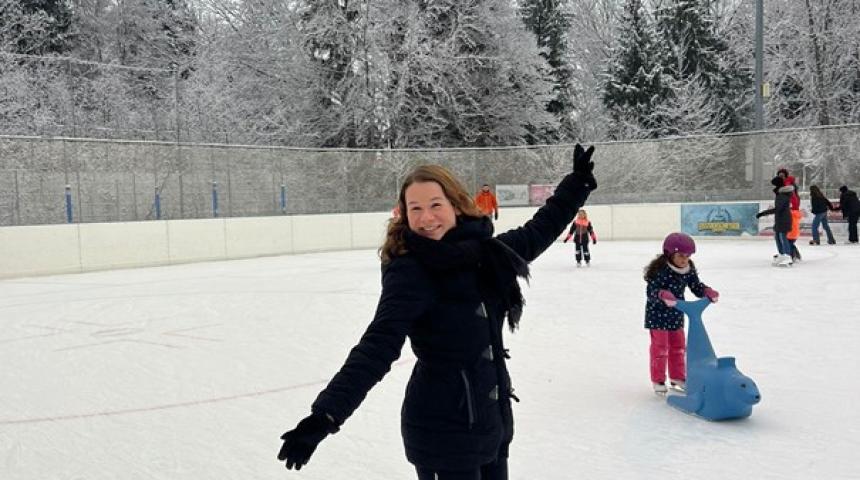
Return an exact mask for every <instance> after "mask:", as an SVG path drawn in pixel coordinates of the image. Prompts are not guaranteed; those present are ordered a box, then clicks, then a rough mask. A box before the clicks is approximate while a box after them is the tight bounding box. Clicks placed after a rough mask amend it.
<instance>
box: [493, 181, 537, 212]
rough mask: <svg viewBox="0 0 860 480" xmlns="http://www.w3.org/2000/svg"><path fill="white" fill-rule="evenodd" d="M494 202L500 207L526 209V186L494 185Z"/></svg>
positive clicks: (527, 187) (527, 191)
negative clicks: (496, 201) (497, 202)
mask: <svg viewBox="0 0 860 480" xmlns="http://www.w3.org/2000/svg"><path fill="white" fill-rule="evenodd" d="M496 200H498V201H499V206H500V207H527V206H528V205H529V186H528V185H496Z"/></svg>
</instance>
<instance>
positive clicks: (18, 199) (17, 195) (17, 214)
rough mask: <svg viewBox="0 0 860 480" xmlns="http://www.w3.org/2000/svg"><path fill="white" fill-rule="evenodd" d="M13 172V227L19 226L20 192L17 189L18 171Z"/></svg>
mask: <svg viewBox="0 0 860 480" xmlns="http://www.w3.org/2000/svg"><path fill="white" fill-rule="evenodd" d="M12 171H13V172H15V225H20V224H21V192H20V190H19V188H18V170H12Z"/></svg>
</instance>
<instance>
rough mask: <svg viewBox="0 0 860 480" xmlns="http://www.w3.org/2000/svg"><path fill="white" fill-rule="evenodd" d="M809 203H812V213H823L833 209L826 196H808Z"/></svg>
mask: <svg viewBox="0 0 860 480" xmlns="http://www.w3.org/2000/svg"><path fill="white" fill-rule="evenodd" d="M809 203H810V204H812V213H814V214H819V213H825V212H826V211H828V210H833V204H832V203H830V200H828V199H827V198H826V197H813V196H810V197H809Z"/></svg>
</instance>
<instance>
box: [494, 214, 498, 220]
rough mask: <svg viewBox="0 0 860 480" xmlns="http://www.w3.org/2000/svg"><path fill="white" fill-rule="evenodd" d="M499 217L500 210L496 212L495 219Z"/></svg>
mask: <svg viewBox="0 0 860 480" xmlns="http://www.w3.org/2000/svg"><path fill="white" fill-rule="evenodd" d="M498 219H499V212H496V218H495V219H494V220H498Z"/></svg>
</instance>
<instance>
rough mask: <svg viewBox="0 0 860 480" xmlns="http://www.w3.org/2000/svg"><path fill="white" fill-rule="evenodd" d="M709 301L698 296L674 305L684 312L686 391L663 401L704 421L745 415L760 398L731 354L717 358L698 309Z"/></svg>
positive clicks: (756, 389) (700, 310)
mask: <svg viewBox="0 0 860 480" xmlns="http://www.w3.org/2000/svg"><path fill="white" fill-rule="evenodd" d="M710 303H711V301H710V300H708V299H707V298H701V299H699V300H696V301H691V302H686V301H683V300H679V301H678V304H677V305H676V306H675V308H677V309H678V310H681V311H682V312H684V313H685V314H687V318H689V319H690V325H689V329H688V334H687V389H686V390H687V393H686V395H670V396H669V397H667V398H666V402H668V403H669V405H672V406H673V407H675V408H678V409H679V410H683V411H685V412H687V413H691V414H693V415H697V416H699V417H702V418H705V419H707V420H729V419H732V418H744V417H749V416H750V415H751V414H752V407H753V405H755V404H757V403H758V402H759V401H760V400H761V395H760V394H759V392H758V387H757V386H756V384H755V382H753V381H752V379H751V378H749V377H747V376H746V375H744V374H743V373H741V372H740V371H738V369H737V367H735V359H734V357H722V358H717V355H716V354H715V353H714V347H712V346H711V340H710V339H709V338H708V332H707V331H706V330H705V325H704V324H703V323H702V312H703V311H704V310H705V309H706V308H707V307H708V305H710Z"/></svg>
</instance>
